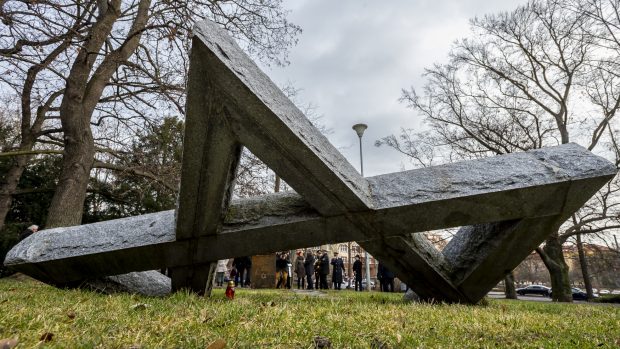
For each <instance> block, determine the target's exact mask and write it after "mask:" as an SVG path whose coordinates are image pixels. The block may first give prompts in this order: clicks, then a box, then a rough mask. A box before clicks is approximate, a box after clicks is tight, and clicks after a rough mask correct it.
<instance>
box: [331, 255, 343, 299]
mask: <svg viewBox="0 0 620 349" xmlns="http://www.w3.org/2000/svg"><path fill="white" fill-rule="evenodd" d="M331 265H332V266H333V268H332V283H333V284H334V289H335V290H340V289H341V287H342V274H343V273H344V261H343V260H342V258H341V257H340V256H338V252H334V258H332V261H331Z"/></svg>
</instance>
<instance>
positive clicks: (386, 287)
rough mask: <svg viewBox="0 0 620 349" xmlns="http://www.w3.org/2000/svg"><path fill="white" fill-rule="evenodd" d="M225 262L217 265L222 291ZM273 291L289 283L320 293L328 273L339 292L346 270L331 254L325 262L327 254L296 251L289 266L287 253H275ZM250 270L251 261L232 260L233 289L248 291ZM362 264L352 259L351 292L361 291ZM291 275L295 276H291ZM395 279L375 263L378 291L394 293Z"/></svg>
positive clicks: (387, 270)
mask: <svg viewBox="0 0 620 349" xmlns="http://www.w3.org/2000/svg"><path fill="white" fill-rule="evenodd" d="M227 266H228V260H226V259H225V260H220V261H218V263H217V268H216V270H215V271H216V275H215V284H216V286H219V287H222V286H223V285H224V279H225V278H224V275H225V273H226V272H227ZM275 267H276V275H275V287H276V288H289V289H290V288H292V287H293V286H292V284H293V282H294V281H295V280H296V281H297V288H298V289H300V290H303V289H308V290H312V289H321V290H326V289H328V288H330V287H329V285H328V282H327V276H328V275H329V274H330V272H331V275H332V277H331V283H332V288H333V289H334V290H341V289H342V284H343V281H344V278H345V276H346V269H345V266H344V260H343V259H342V258H341V257H340V256H339V255H338V252H334V257H333V258H331V260H330V258H329V255H328V252H327V250H317V251H312V250H307V251H306V252H305V254H304V252H303V251H302V250H297V251H296V253H295V259H294V261H293V262H292V263H291V257H290V253H289V252H288V251H283V252H278V253H276V257H275ZM251 268H252V258H251V257H237V258H234V259H233V262H232V270H231V272H230V280H233V281H234V282H235V287H250V271H251ZM363 269H364V268H363V263H362V261H361V258H360V256H359V255H355V262H353V266H352V272H353V275H350V276H349V277H350V278H351V279H352V280H351V281H353V282H354V285H355V286H351V287H352V288H354V289H355V291H362V290H363V288H362V276H363ZM293 273H295V275H294V276H293ZM394 278H395V275H394V273H393V272H392V271H390V270H389V269H388V268H387V267H386V266H385V265H384V264H382V263H379V266H378V270H377V279H378V281H379V285H380V289H381V291H384V292H394Z"/></svg>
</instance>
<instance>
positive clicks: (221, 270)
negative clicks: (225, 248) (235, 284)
mask: <svg viewBox="0 0 620 349" xmlns="http://www.w3.org/2000/svg"><path fill="white" fill-rule="evenodd" d="M227 271H228V259H220V260H219V261H217V267H216V268H215V285H216V286H217V287H222V286H224V274H225V273H226V272H227Z"/></svg>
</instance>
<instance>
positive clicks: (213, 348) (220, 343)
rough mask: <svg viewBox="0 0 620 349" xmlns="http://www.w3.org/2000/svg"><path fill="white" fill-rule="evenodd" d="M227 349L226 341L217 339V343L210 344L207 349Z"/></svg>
mask: <svg viewBox="0 0 620 349" xmlns="http://www.w3.org/2000/svg"><path fill="white" fill-rule="evenodd" d="M224 348H226V341H225V340H223V339H221V338H220V339H217V340H215V342H213V343H211V344H209V346H208V347H207V349H224Z"/></svg>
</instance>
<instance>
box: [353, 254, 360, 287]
mask: <svg viewBox="0 0 620 349" xmlns="http://www.w3.org/2000/svg"><path fill="white" fill-rule="evenodd" d="M353 274H355V290H356V291H362V261H361V258H360V255H359V254H357V255H355V262H354V263H353Z"/></svg>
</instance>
